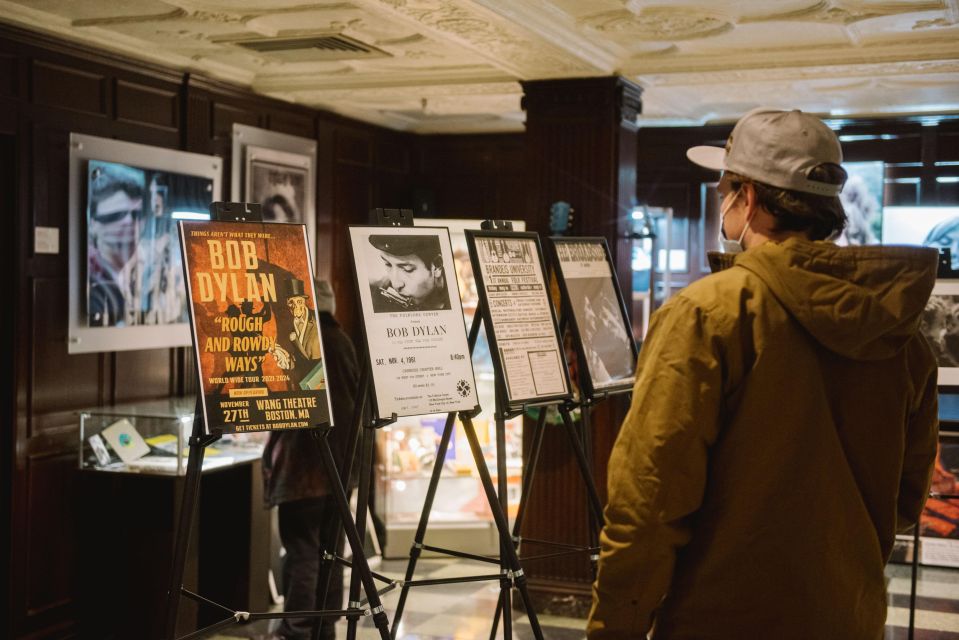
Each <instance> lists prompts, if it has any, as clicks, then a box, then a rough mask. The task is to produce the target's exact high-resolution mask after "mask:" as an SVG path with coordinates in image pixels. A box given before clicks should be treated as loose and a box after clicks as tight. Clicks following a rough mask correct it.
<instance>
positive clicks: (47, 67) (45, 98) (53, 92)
mask: <svg viewBox="0 0 959 640" xmlns="http://www.w3.org/2000/svg"><path fill="white" fill-rule="evenodd" d="M31 80H32V87H33V92H32V97H33V101H34V102H36V103H37V104H40V105H44V106H50V107H58V108H60V109H68V110H70V111H80V112H83V113H91V114H95V115H104V116H105V115H106V114H107V79H106V78H105V77H104V76H102V75H100V74H98V73H90V72H87V71H81V70H80V69H76V68H72V67H67V66H62V65H58V64H50V63H46V62H39V61H35V62H34V63H33V74H32V77H31Z"/></svg>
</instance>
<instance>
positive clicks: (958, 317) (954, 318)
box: [919, 280, 959, 385]
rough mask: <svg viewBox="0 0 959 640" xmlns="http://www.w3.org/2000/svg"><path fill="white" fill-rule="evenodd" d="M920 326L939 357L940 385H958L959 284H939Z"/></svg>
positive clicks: (943, 281)
mask: <svg viewBox="0 0 959 640" xmlns="http://www.w3.org/2000/svg"><path fill="white" fill-rule="evenodd" d="M919 326H920V331H922V333H923V335H924V336H926V340H927V341H928V342H929V346H930V347H932V351H933V353H935V354H936V361H937V362H938V364H939V384H941V385H959V280H940V281H938V282H936V286H935V287H933V289H932V295H931V296H930V297H929V302H928V303H926V310H925V311H923V313H922V321H921V322H920V325H919Z"/></svg>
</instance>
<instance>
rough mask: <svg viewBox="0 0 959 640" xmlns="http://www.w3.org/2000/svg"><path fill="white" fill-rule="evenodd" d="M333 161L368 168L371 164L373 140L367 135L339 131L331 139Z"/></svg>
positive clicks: (357, 132) (362, 132) (361, 132)
mask: <svg viewBox="0 0 959 640" xmlns="http://www.w3.org/2000/svg"><path fill="white" fill-rule="evenodd" d="M333 145H334V147H333V148H334V154H335V155H334V159H335V160H336V162H338V163H341V164H355V165H359V166H361V167H369V166H372V164H373V140H372V137H371V136H370V134H369V133H366V132H364V131H354V130H348V129H340V130H338V131H336V133H335V135H334V137H333Z"/></svg>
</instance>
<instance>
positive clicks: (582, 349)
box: [549, 238, 638, 398]
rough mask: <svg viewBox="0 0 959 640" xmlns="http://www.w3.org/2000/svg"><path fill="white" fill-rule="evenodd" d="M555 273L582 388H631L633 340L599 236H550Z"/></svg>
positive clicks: (588, 390) (593, 394)
mask: <svg viewBox="0 0 959 640" xmlns="http://www.w3.org/2000/svg"><path fill="white" fill-rule="evenodd" d="M549 241H550V243H551V244H552V247H553V256H554V258H555V263H556V274H557V280H558V282H559V286H560V289H561V291H562V293H563V299H564V300H565V301H566V303H567V305H568V308H567V309H566V312H568V315H567V316H566V317H568V319H569V322H570V324H571V328H572V330H573V335H574V336H577V338H578V339H577V340H575V341H574V342H575V346H576V355H577V358H578V360H579V363H580V366H582V367H584V370H585V373H586V376H585V377H584V378H583V386H584V392H585V393H586V395H587V396H588V397H591V398H593V397H596V396H597V395H599V394H602V393H603V392H604V391H605V392H609V391H614V390H621V389H626V388H632V386H633V383H634V382H635V378H636V358H637V355H638V354H637V350H636V343H635V342H634V341H633V338H632V332H631V330H630V323H629V316H628V315H627V314H626V305H625V303H624V301H623V295H622V292H621V290H620V288H619V283H618V281H617V278H616V270H615V269H614V268H613V265H612V261H611V259H610V255H609V247H608V245H607V244H606V239H605V238H550V239H549Z"/></svg>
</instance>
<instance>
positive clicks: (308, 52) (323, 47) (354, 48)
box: [236, 34, 390, 60]
mask: <svg viewBox="0 0 959 640" xmlns="http://www.w3.org/2000/svg"><path fill="white" fill-rule="evenodd" d="M236 44H238V45H240V46H241V47H244V48H247V49H250V50H252V51H256V52H257V53H262V54H267V55H269V54H273V55H279V56H282V57H289V56H295V57H309V58H311V59H327V60H343V59H351V58H365V57H382V56H389V55H390V54H388V53H387V52H385V51H383V50H382V49H377V48H376V47H373V46H371V45H368V44H366V43H365V42H361V41H359V40H356V39H355V38H351V37H349V36H345V35H342V34H328V35H316V36H307V37H296V38H262V39H257V40H245V41H239V42H236Z"/></svg>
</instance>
